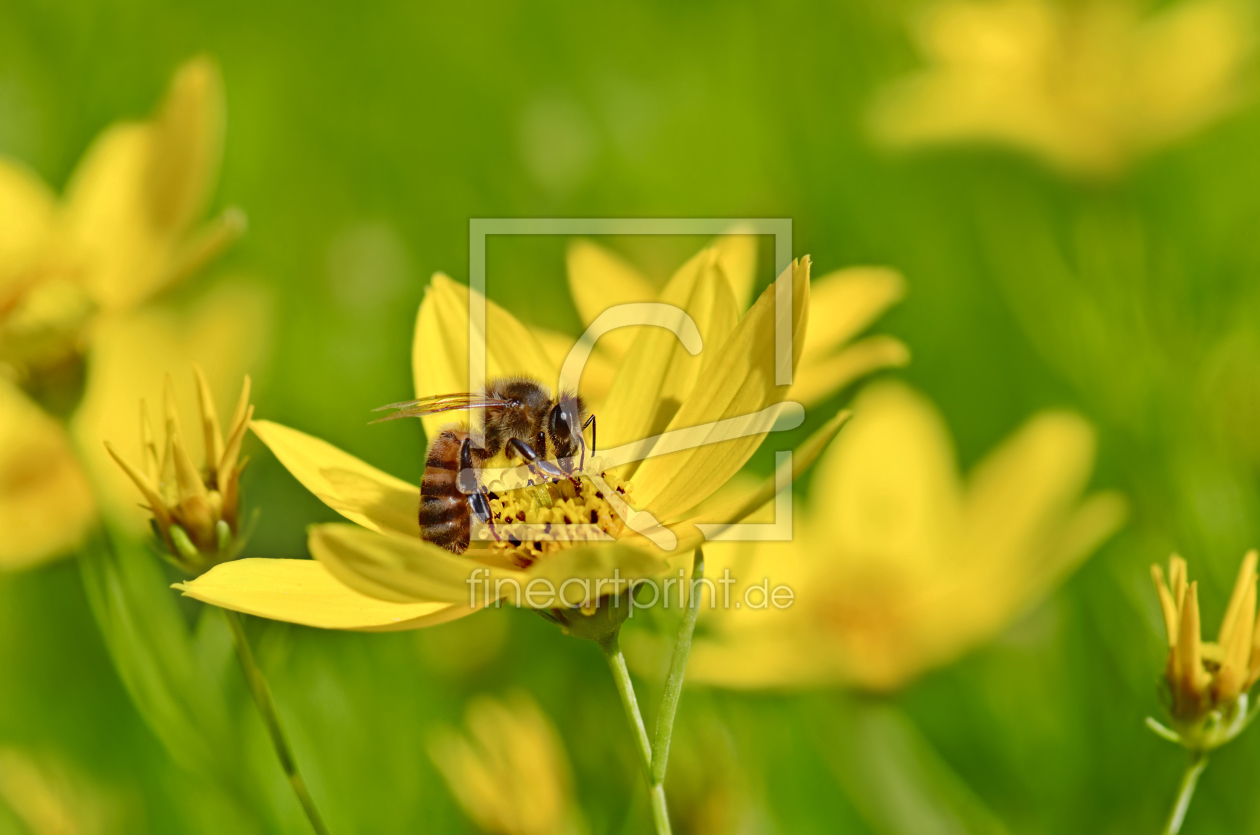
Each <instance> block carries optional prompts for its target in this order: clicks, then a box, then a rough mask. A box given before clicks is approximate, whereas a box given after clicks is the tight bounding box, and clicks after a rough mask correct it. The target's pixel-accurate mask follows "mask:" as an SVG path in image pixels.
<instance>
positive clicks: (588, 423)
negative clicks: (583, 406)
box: [578, 415, 595, 470]
mask: <svg viewBox="0 0 1260 835" xmlns="http://www.w3.org/2000/svg"><path fill="white" fill-rule="evenodd" d="M588 426H589V427H591V455H594V454H595V416H594V415H591V416H590V417H588V418H587V419H586V423H584V424H582V431H583V432H585V431H586V427H588ZM578 469H579V470H585V469H586V444H582V464H581V466H579V467H578Z"/></svg>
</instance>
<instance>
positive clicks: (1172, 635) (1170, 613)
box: [1151, 565, 1178, 649]
mask: <svg viewBox="0 0 1260 835" xmlns="http://www.w3.org/2000/svg"><path fill="white" fill-rule="evenodd" d="M1151 578H1152V579H1153V580H1154V581H1155V592H1156V594H1158V595H1159V610H1160V613H1161V614H1163V616H1164V634H1165V635H1167V636H1168V647H1169V649H1172V648H1173V647H1175V646H1177V623H1178V615H1177V604H1176V603H1175V602H1173V597H1172V592H1170V591H1169V590H1168V585H1167V584H1166V583H1165V582H1164V571H1163V569H1161V568H1160V567H1159V566H1158V565H1152V566H1151Z"/></svg>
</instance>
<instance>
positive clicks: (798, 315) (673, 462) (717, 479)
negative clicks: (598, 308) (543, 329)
mask: <svg viewBox="0 0 1260 835" xmlns="http://www.w3.org/2000/svg"><path fill="white" fill-rule="evenodd" d="M784 282H790V283H791V288H792V310H791V317H792V318H791V320H790V321H791V325H792V357H791V361H792V365H793V367H795V365H796V362H797V360H799V359H800V352H801V347H802V345H803V344H804V339H805V328H806V325H807V321H806V318H807V314H808V304H809V258H808V257H806V258H802V259H800V260H799V261H796V262H794V263H793V264H792V265H791V266H789V267H788V268H787V269H786V270H784V271H783V274H782V275H780V276H779V278H778V279H777V280H776V282H775V284H772V285H771V286H770V287H768V288H767V289H766V291H765V292H764V293H762V294H761V298H760V299H758V300H757V303H756V304H755V305H753V307H752V309H751V310H749V311H748V313H747V314H746V315H745V316H744V318H743V319H742V320H741V321H740V323H739V325H738V326H737V327H736V329H735V330H734V331H733V332H732V333H731V335H730V337H728V338H727V340H726V342H725V343H723V345H722V346H721V347H720V348H719V350H718V359H717V361H716V362H715V363H714V364H713V365H712V367H710V368H706V369H705V373H704V375H703V377H702V379H701V380H700V381H699V382H698V383H697V385H696V387H695V389H693V390H692V392H691V393H690V394H689V395H688V396H687V400H686V402H684V403H683V404H682V408H680V409H679V410H678V413H677V414H676V415H675V416H674V418H673V419H672V420H671V421H670V424H669V427H668V428H669V429H670V430H674V429H685V428H690V427H696V426H700V425H703V424H705V423H708V422H711V421H717V420H722V419H726V418H734V417H738V416H743V415H750V414H753V413H755V412H757V411H759V410H761V409H764V408H766V407H767V406H769V405H771V404H772V403H775V402H778V401H781V400H782V399H783V397H785V396H786V394H787V392H786V391H784V390H783V389H782V388H780V387H779V386H777V385H775V370H776V367H777V365H776V351H775V344H776V340H775V332H776V328H775V320H776V304H775V295H776V289H777V287H778V286H779V285H780V284H781V283H784ZM784 313H785V314H786V313H787V311H784ZM610 399H611V395H610ZM763 437H764V435H751V436H748V437H744V438H739V439H736V440H733V441H725V442H723V443H717V444H704V443H703V438H698V439H697V442H698V445H697V446H696V447H695V448H693V449H689V450H684V451H681V452H675V453H671V454H668V455H662V456H655V457H652V458H649V459H648V460H646V461H644V462H643V464H642V466H640V467H639V469H638V470H637V471H636V472H635V474H634V484H635V500H636V501H637V502H641V503H642V505H643V508H642V509H645V510H648V511H650V512H652V513H654V514H656V515H657V516H658V517H661V518H666V519H668V518H673V517H675V516H677V515H678V514H681V513H683V512H684V511H686V510H688V509H689V508H692V507H695V506H696V505H697V504H699V503H700V502H702V501H704V499H706V498H707V497H708V496H710V495H711V494H712V493H713V491H715V490H716V489H717V488H718V487H720V486H721V485H722V484H724V483H725V482H726V480H727V479H729V478H730V477H731V476H733V475H734V474H735V473H736V472H738V471H739V469H740V468H741V467H743V465H744V463H745V462H746V461H747V460H748V458H749V457H750V456H751V455H752V454H753V452H754V451H755V450H756V449H757V447H758V445H760V443H761V441H762V439H763Z"/></svg>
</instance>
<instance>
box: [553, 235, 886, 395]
mask: <svg viewBox="0 0 1260 835" xmlns="http://www.w3.org/2000/svg"><path fill="white" fill-rule="evenodd" d="M756 266H757V237H756V236H755V235H749V234H743V233H742V230H741V229H740V228H738V227H737V228H735V229H733V230H732V233H731V234H728V235H721V236H719V237H718V238H717V239H716V241H715V242H714V243H713V246H712V247H709V248H706V249H705V250H703V251H701V252H700V253H699V254H697V255H696V256H695V257H693V258H692V259H691V260H689V261H688V262H687V263H686V264H684V265H683V266H682V267H680V268H679V269H678V271H677V272H676V273H675V274H674V277H673V278H672V279H671V280H670V282H669V283H668V284H667V285H666V287H667V288H669V289H667V290H661V289H658V288H657V287H655V286H653V284H652V282H651V281H649V280H648V278H647V277H645V276H644V275H643V274H642V273H641V272H639V270H637V269H636V268H635V267H634V266H633V265H631V264H630V263H628V262H627V261H626V260H625V259H623V258H621V257H620V256H619V255H617V254H616V253H614V252H612V251H611V250H609V249H607V248H605V247H602V246H600V245H599V244H596V243H594V242H592V241H586V240H578V241H574V242H573V243H572V244H571V245H570V246H569V251H568V276H569V292H570V293H571V294H572V296H573V303H574V304H575V305H576V306H577V309H578V314H579V315H580V316H581V318H582V324H583V326H587V327H589V326H590V324H591V323H592V322H594V321H595V320H596V318H598V317H599V315H600V314H601V313H603V312H604V311H606V310H608V309H609V308H611V307H614V306H616V305H619V304H631V303H635V302H666V303H669V304H675V305H678V306H679V307H682V308H683V309H685V310H693V309H696V308H698V307H702V308H703V307H713V308H719V310H717V311H715V312H714V314H713V318H714V319H715V320H716V321H729V322H733V321H735V320H736V319H738V318H739V317H740V316H742V315H743V314H744V312H745V311H747V310H748V305H749V302H750V300H751V299H752V292H753V286H754V284H755V274H754V270H755V268H756ZM705 270H708V271H718V272H720V273H721V274H722V276H723V277H724V278H725V279H726V282H727V284H728V285H729V289H730V291H731V292H730V294H729V295H728V294H726V293H725V292H722V293H717V292H713V291H708V295H707V296H706V295H704V293H705V292H706V288H705V287H704V285H702V284H696V285H690V286H689V285H687V284H685V283H684V282H682V281H680V275H682V274H684V273H685V272H687V271H693V272H694V271H705ZM679 290H682V291H686V294H685V295H684V293H683V292H678V291H679ZM809 292H810V302H809V303H810V308H811V310H813V312H814V316H813V319H812V320H811V323H810V328H809V331H808V332H807V333H806V334H805V345H804V347H803V349H802V351H801V358H800V363H799V366H798V371H797V374H796V377H795V380H794V384H793V386H792V391H791V394H790V395H788V397H789V398H790V399H792V400H796V401H799V402H800V403H802V404H804V405H805V406H812V405H814V404H816V403H817V402H818V401H820V400H823V399H825V398H827V397H829V396H831V395H832V394H834V393H836V392H837V391H839V390H840V389H842V388H844V387H845V386H847V385H848V384H849V383H851V382H853V381H854V380H856V379H858V378H859V377H862V376H864V375H866V374H869V373H871V372H873V371H877V370H879V369H880V368H890V367H897V366H903V365H905V364H906V363H907V362H909V360H910V351H909V349H908V348H906V346H905V345H904V344H903V343H901V342H900V341H899V340H897V339H894V338H892V337H890V336H883V335H877V336H868V337H866V338H864V339H862V340H860V341H857V342H854V343H853V344H848V343H850V342H851V341H852V340H853V339H854V338H855V337H857V336H858V334H860V333H861V332H862V331H863V330H865V329H866V328H867V327H869V326H870V325H871V323H872V322H874V321H875V320H876V319H878V318H879V317H880V316H881V315H883V313H884V312H885V311H886V310H887V309H888V308H889V307H890V306H892V305H893V304H895V303H897V302H898V301H900V300H901V299H902V297H903V296H905V292H906V287H905V279H903V278H902V277H901V275H900V274H899V273H897V272H896V271H894V270H890V269H888V268H886V267H849V268H846V269H842V270H834V271H832V272H829V273H827V274H826V275H823V276H822V277H821V278H817V279H814V280H812V282H811V285H810V290H809ZM535 333H537V334H538V336H539V340H540V341H541V342H542V344H543V347H544V349H545V350H546V351H547V353H548V354H549V355H550V356H551V357H552V361H553V362H554V363H555V364H556V366H557V367H559V365H560V363H561V361H562V360H563V359H564V356H565V354H567V353H568V351H569V349H570V348H571V347H572V346H573V340H572V339H571V338H569V337H566V336H563V335H561V334H556V333H552V332H548V331H537V330H536V331H535ZM702 336H704V337H705V338H706V344H707V341H708V339H707V337H708V334H705V333H703V332H702ZM649 338H651V337H650V336H649V335H648V334H647V333H645V332H643V331H636V330H634V329H629V328H622V329H618V330H613V331H610V332H608V333H607V334H606V335H605V336H604V337H603V338H601V339H600V340H599V342H598V343H597V344H596V347H595V352H594V354H593V355H592V362H591V363H590V364H589V365H588V366H587V370H586V373H585V374H584V375H583V376H582V395H583V396H584V397H586V398H587V400H589V401H590V402H591V403H592V404H594V405H599V404H601V403H602V402H603V400H604V397H605V396H606V395H607V393H608V389H609V387H610V386H611V385H612V380H613V378H614V377H615V376H616V372H617V367H618V365H619V364H620V363H622V362H624V361H625V358H626V356H627V355H628V354H629V353H630V352H631V351H633V350H634V342H635V340H636V339H649ZM666 396H669V394H668V392H666Z"/></svg>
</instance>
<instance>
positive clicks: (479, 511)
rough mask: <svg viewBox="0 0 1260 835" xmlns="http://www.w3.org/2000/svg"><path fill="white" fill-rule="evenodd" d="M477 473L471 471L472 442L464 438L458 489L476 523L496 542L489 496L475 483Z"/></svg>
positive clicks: (497, 534) (483, 487) (461, 449)
mask: <svg viewBox="0 0 1260 835" xmlns="http://www.w3.org/2000/svg"><path fill="white" fill-rule="evenodd" d="M476 473H477V471H476V470H474V469H473V457H472V441H471V439H470V438H464V443H463V445H462V446H461V447H460V448H459V476H458V479H459V482H458V483H459V489H460V492H462V493H465V494H467V496H468V509H469V511H471V513H472V514H473V515H474V516H476V517H477V521H479V522H481V523H482V524H483V525H486V526H487V527H488V528H490V535H491V536H493V537H494V538H495V540H496V541H497V540H498V539H500V537H499V532H498V531H496V530H495V529H494V514H493V513H492V512H491V511H490V495H489V494H488V493H487V492H486V488H485V486H483V485H482V484H480V483H479V482H478V481H477V475H476Z"/></svg>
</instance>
